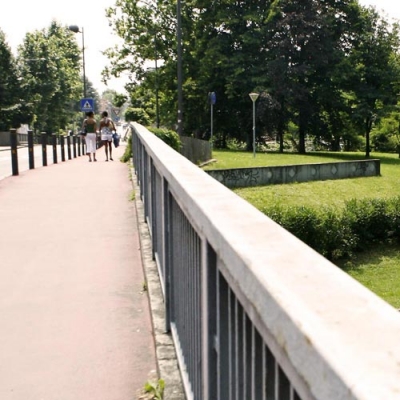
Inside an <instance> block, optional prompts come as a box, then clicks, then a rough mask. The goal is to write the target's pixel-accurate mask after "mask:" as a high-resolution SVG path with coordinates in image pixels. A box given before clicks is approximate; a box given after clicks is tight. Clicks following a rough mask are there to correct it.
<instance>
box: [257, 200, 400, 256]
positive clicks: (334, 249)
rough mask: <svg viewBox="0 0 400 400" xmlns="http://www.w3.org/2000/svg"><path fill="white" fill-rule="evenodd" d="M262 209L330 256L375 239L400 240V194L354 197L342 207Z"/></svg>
mask: <svg viewBox="0 0 400 400" xmlns="http://www.w3.org/2000/svg"><path fill="white" fill-rule="evenodd" d="M261 211H262V212H263V213H264V214H266V215H267V216H268V217H270V218H271V219H273V220H274V221H276V222H277V223H278V224H279V225H281V226H282V227H283V228H285V229H286V230H288V231H289V232H291V233H292V234H293V235H295V236H296V237H298V238H299V239H300V240H302V241H303V242H304V243H306V244H307V245H308V246H310V247H312V248H313V249H314V250H316V251H317V252H318V253H320V254H322V255H323V256H324V257H326V258H328V259H330V260H334V259H338V258H342V257H345V256H350V255H351V254H352V253H353V252H356V251H363V250H364V249H366V248H367V247H368V246H370V245H371V244H373V243H379V242H388V241H400V197H395V198H392V199H376V198H374V199H361V200H358V199H353V200H351V201H349V202H347V203H346V204H345V207H344V209H343V210H339V209H336V208H333V207H332V208H323V209H321V210H316V209H314V208H311V207H303V206H302V207H290V208H283V207H281V206H273V207H268V208H264V209H262V210H261Z"/></svg>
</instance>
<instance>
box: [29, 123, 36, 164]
mask: <svg viewBox="0 0 400 400" xmlns="http://www.w3.org/2000/svg"><path fill="white" fill-rule="evenodd" d="M28 157H29V169H34V168H35V154H34V151H33V131H31V130H29V131H28Z"/></svg>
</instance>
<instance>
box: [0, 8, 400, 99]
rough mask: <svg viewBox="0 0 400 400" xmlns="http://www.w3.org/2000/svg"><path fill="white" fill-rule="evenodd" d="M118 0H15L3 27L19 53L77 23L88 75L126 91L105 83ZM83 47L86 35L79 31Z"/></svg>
mask: <svg viewBox="0 0 400 400" xmlns="http://www.w3.org/2000/svg"><path fill="white" fill-rule="evenodd" d="M359 2H360V4H362V5H364V6H369V5H372V6H375V7H376V8H377V10H378V11H381V10H384V11H385V14H387V16H389V17H392V18H398V19H400V2H398V1H395V0H359ZM114 3H115V0H68V1H59V0H53V1H48V0H34V1H27V0H11V1H9V2H7V7H3V8H2V10H1V13H0V28H1V30H2V31H3V32H4V33H5V35H6V41H7V43H8V44H9V46H10V47H11V49H12V51H13V52H14V53H15V54H16V50H17V46H19V45H21V44H22V43H23V39H24V37H25V35H26V33H28V32H34V31H36V30H42V29H47V28H48V27H49V26H50V24H51V21H52V20H53V19H54V20H56V21H57V22H59V23H60V24H61V25H64V26H69V25H77V26H79V27H80V28H82V27H83V30H84V40H85V70H86V76H87V78H88V79H89V80H90V81H91V82H92V83H93V85H94V87H95V88H96V89H97V91H98V92H99V93H102V92H103V91H104V90H106V89H107V88H109V89H114V90H116V91H117V92H120V93H122V92H124V88H123V87H124V84H125V83H126V78H125V79H124V78H123V77H122V78H118V79H112V80H111V81H110V82H109V83H108V86H105V85H104V84H103V83H101V71H102V69H103V68H104V67H105V66H106V65H107V64H108V60H107V58H106V57H105V56H103V55H102V54H101V51H104V50H105V49H106V48H108V47H112V46H113V45H114V44H116V43H118V40H119V38H118V36H116V35H115V34H113V32H112V30H111V27H109V26H108V19H107V18H106V16H105V9H106V8H108V7H111V6H113V5H114ZM76 40H77V42H78V45H79V46H80V48H82V34H80V33H78V34H76Z"/></svg>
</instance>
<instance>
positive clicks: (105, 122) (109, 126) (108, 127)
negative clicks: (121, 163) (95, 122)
mask: <svg viewBox="0 0 400 400" xmlns="http://www.w3.org/2000/svg"><path fill="white" fill-rule="evenodd" d="M101 117H102V118H101V120H100V126H99V130H100V134H101V141H102V143H103V145H104V149H105V153H106V161H108V153H110V160H111V161H114V160H113V158H112V140H113V134H112V131H114V132H115V133H116V132H117V130H116V128H115V125H114V122H113V121H112V119H111V118H108V112H107V111H103V112H102V113H101Z"/></svg>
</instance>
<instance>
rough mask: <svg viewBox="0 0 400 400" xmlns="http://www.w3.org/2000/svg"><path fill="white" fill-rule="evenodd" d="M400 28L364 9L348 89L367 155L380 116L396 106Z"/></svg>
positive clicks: (351, 56) (373, 10) (353, 49)
mask: <svg viewBox="0 0 400 400" xmlns="http://www.w3.org/2000/svg"><path fill="white" fill-rule="evenodd" d="M398 49H399V27H398V25H397V24H394V25H390V24H389V23H388V21H387V20H385V19H384V18H382V17H381V16H380V15H379V14H378V13H377V11H376V10H375V9H374V8H363V9H362V14H361V19H360V23H359V26H358V30H357V35H356V37H355V43H354V46H353V48H352V50H351V52H350V57H349V60H350V62H351V65H352V67H353V68H352V69H351V74H350V75H349V80H350V81H349V87H350V88H351V91H352V93H353V98H352V99H351V107H352V110H353V118H354V121H355V123H356V124H357V125H358V126H359V127H360V128H361V129H362V130H363V133H364V135H365V156H366V157H369V156H370V132H371V129H372V127H373V125H374V123H375V121H377V120H378V119H379V118H380V117H381V116H383V115H385V114H386V113H387V112H388V110H389V109H390V107H389V109H388V108H387V106H390V105H394V104H396V101H397V95H398V89H399V81H400V80H399V78H400V75H399V67H398V61H397V56H396V53H397V51H398Z"/></svg>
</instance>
